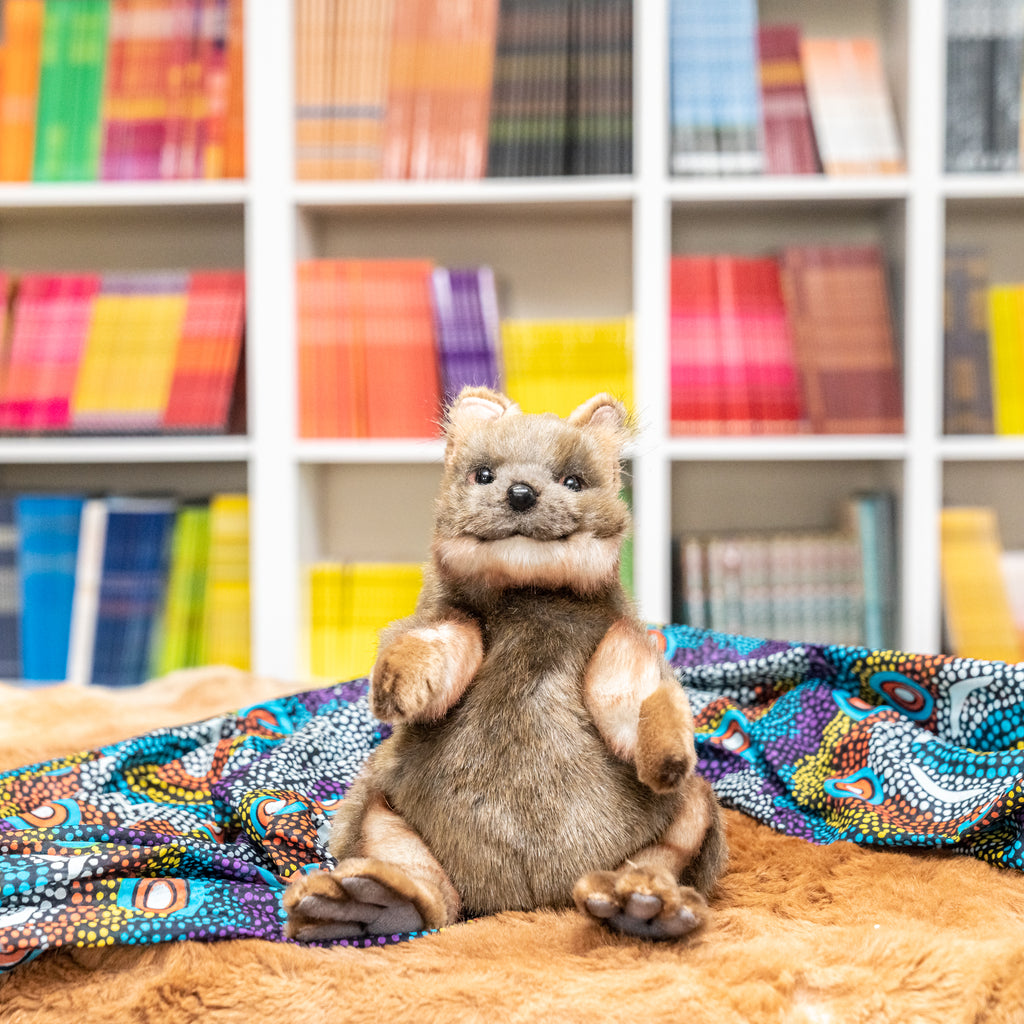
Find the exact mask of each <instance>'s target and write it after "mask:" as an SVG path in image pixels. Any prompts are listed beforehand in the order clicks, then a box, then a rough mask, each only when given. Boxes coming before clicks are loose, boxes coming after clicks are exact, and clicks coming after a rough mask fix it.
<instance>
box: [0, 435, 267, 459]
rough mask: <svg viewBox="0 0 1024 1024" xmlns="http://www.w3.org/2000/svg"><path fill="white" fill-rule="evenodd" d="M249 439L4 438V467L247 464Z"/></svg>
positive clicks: (0, 440) (1, 446) (0, 445)
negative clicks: (166, 463) (15, 465)
mask: <svg viewBox="0 0 1024 1024" xmlns="http://www.w3.org/2000/svg"><path fill="white" fill-rule="evenodd" d="M251 454H252V445H251V444H250V441H249V438H247V437H234V436H233V437H24V438H12V437H5V438H0V464H3V465H11V464H18V465H31V464H40V465H42V464H47V465H59V464H61V463H79V464H83V465H87V464H89V463H97V464H99V463H106V462H131V463H136V464H138V463H147V462H149V463H161V462H246V461H248V459H249V458H250V456H251Z"/></svg>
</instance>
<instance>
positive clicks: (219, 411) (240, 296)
mask: <svg viewBox="0 0 1024 1024" xmlns="http://www.w3.org/2000/svg"><path fill="white" fill-rule="evenodd" d="M244 334H245V275H244V273H243V272H242V271H232V270H224V271H193V272H192V273H191V274H189V278H188V288H187V293H186V302H185V312H184V317H183V320H182V322H181V330H180V335H179V337H178V342H177V347H176V349H175V352H174V366H173V371H172V375H171V381H170V385H169V388H168V392H167V400H166V402H165V403H164V407H163V411H162V420H161V426H162V428H163V430H165V431H203V432H212V433H223V432H224V431H225V430H227V428H228V421H229V416H230V413H231V399H232V395H233V394H234V391H235V383H236V380H237V378H238V374H239V370H240V363H241V358H242V340H243V337H244Z"/></svg>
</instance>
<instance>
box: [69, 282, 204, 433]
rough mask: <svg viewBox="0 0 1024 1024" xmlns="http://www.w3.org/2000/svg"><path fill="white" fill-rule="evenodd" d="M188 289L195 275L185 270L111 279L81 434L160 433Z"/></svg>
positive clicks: (76, 401)
mask: <svg viewBox="0 0 1024 1024" xmlns="http://www.w3.org/2000/svg"><path fill="white" fill-rule="evenodd" d="M187 288H188V277H187V275H186V274H181V273H177V272H152V273H134V274H106V275H104V278H103V283H102V286H101V288H100V292H99V294H98V295H97V296H96V298H95V300H94V304H93V315H92V319H91V321H90V324H89V333H88V336H87V338H86V342H85V348H84V350H83V353H82V360H81V364H80V366H79V370H78V377H77V380H76V383H75V391H74V395H73V398H72V413H71V421H72V425H73V427H74V428H75V429H76V430H78V431H90V432H94V431H99V432H109V431H118V432H137V431H157V430H159V429H160V427H161V424H162V419H163V414H164V410H165V409H166V407H167V400H168V396H169V394H170V388H171V382H172V379H173V375H174V367H175V358H176V355H177V349H178V340H179V338H180V337H181V333H182V325H183V323H184V319H185V310H186V304H187Z"/></svg>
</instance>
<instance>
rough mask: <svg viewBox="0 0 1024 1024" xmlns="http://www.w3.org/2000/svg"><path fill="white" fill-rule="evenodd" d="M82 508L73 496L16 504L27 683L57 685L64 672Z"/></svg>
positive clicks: (30, 497)
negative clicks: (50, 683)
mask: <svg viewBox="0 0 1024 1024" xmlns="http://www.w3.org/2000/svg"><path fill="white" fill-rule="evenodd" d="M83 504H84V499H83V498H81V497H80V496H77V495H36V494H23V495H19V496H18V497H17V498H16V500H15V522H16V524H17V530H18V543H19V547H18V566H19V572H20V581H21V608H22V617H21V642H22V676H23V678H24V679H26V680H33V681H40V682H60V681H62V680H63V679H64V674H65V672H66V671H67V660H68V638H69V635H70V627H71V606H72V600H73V597H74V589H75V564H76V561H77V555H78V534H79V525H80V521H81V515H82V506H83Z"/></svg>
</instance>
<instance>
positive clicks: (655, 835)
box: [284, 388, 726, 941]
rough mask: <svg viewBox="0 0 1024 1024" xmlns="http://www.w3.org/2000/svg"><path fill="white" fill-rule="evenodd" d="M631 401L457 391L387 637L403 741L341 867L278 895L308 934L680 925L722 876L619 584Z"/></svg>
mask: <svg viewBox="0 0 1024 1024" xmlns="http://www.w3.org/2000/svg"><path fill="white" fill-rule="evenodd" d="M628 436H629V431H628V429H627V426H626V411H625V409H624V407H623V406H622V405H621V404H620V403H619V402H617V401H615V400H614V399H613V398H612V397H611V396H609V395H597V396H595V397H594V398H592V399H590V401H588V402H586V403H584V404H583V405H581V406H580V407H579V408H578V409H576V410H575V412H573V413H572V415H570V416H569V417H568V419H565V420H563V419H561V418H559V417H558V416H554V415H526V414H523V413H522V412H521V411H520V410H519V408H518V407H517V406H516V405H515V404H514V403H513V402H512V401H510V400H509V399H508V398H506V397H505V396H504V395H500V394H498V393H497V392H494V391H490V390H487V389H484V388H470V389H466V390H464V391H463V392H462V394H461V395H460V396H459V397H458V399H457V400H456V401H455V402H454V403H453V406H452V408H451V410H450V411H449V418H448V424H447V445H446V451H445V467H444V475H443V479H442V483H441V489H440V494H439V496H438V499H437V505H436V520H435V535H434V540H433V545H432V551H431V561H430V564H429V565H428V567H427V570H426V576H425V582H424V587H423V591H422V593H421V595H420V599H419V603H418V605H417V609H416V612H415V614H414V615H413V616H412V617H410V618H408V619H404V620H401V621H399V622H397V623H393V624H392V625H391V626H390V627H388V628H387V629H386V630H385V631H384V632H383V633H382V635H381V643H380V648H379V653H378V658H377V662H376V664H375V666H374V669H373V673H372V676H371V691H370V697H371V706H372V708H373V711H374V713H375V714H376V715H377V716H378V717H379V718H381V719H382V720H384V721H387V722H391V723H393V725H394V730H393V733H392V735H391V736H390V738H388V739H387V740H385V741H384V742H383V743H382V744H381V745H380V746H379V747H378V748H377V749H376V750H375V751H374V753H373V754H372V755H371V756H370V758H369V759H368V761H367V764H366V766H365V768H364V770H363V772H362V773H361V775H360V777H359V779H358V780H357V781H356V783H355V784H354V785H353V786H352V788H351V790H350V791H349V793H348V794H347V795H346V798H345V800H344V801H343V803H342V804H341V807H340V809H339V811H338V813H337V815H336V816H335V819H334V821H333V824H332V834H331V839H330V844H329V845H330V851H331V853H332V855H333V856H334V857H336V858H337V860H338V861H339V863H338V865H337V867H336V868H335V869H334V870H333V871H329V872H319V873H316V874H313V875H303V876H300V877H298V878H296V879H295V880H294V881H293V882H292V884H291V885H290V887H289V888H288V890H287V891H286V893H285V897H284V900H285V906H286V908H287V911H288V925H287V931H288V934H289V935H290V936H291V937H293V938H296V939H299V940H303V941H316V940H322V939H332V938H340V937H346V936H354V935H361V934H371V935H374V934H384V933H392V932H401V931H416V930H420V929H423V928H437V927H440V926H443V925H445V924H450V923H453V922H454V921H456V920H457V919H458V918H459V917H460V916H461V915H467V914H468V915H480V914H488V913H492V912H496V911H499V910H532V909H536V908H540V907H562V906H569V905H571V904H572V903H573V902H575V903H576V905H577V906H578V907H579V909H580V910H581V911H582V912H583V913H585V914H587V915H590V916H591V917H593V918H596V919H598V920H600V921H602V922H603V923H605V924H606V925H608V926H609V927H611V928H612V929H615V930H617V931H621V932H625V933H629V934H632V935H640V936H646V937H650V938H670V937H676V936H680V935H684V934H686V933H688V932H691V931H693V930H694V929H696V928H698V927H700V926H701V925H702V924H703V923H704V922H705V920H706V918H707V903H706V899H705V897H706V896H707V895H708V893H709V892H710V891H711V889H712V888H713V887H714V885H715V883H716V881H717V879H718V877H719V875H720V874H721V872H722V871H723V869H724V867H725V859H726V850H725V842H724V838H723V829H722V824H721V820H720V812H719V808H718V805H717V802H716V800H715V798H714V796H713V794H712V792H711V789H710V787H709V786H708V785H707V784H706V783H705V782H704V781H703V780H702V779H701V778H700V777H699V776H697V775H695V774H694V772H693V768H694V764H695V761H696V754H695V750H694V742H693V720H692V717H691V714H690V708H689V704H688V702H687V700H686V696H685V694H684V692H683V690H682V688H681V687H680V686H679V684H678V683H677V681H676V680H675V679H674V677H673V676H672V673H671V671H670V669H669V667H668V665H667V664H666V662H665V661H664V659H663V658H662V656H661V654H660V653H659V652H658V650H657V649H656V648H655V646H654V645H653V644H652V642H651V641H650V640H649V638H648V635H647V632H646V630H645V628H644V626H643V624H642V623H640V622H639V621H638V620H637V618H636V616H635V613H634V612H633V610H632V608H631V605H630V602H629V600H628V599H627V597H626V595H625V593H624V591H623V589H622V586H621V584H620V582H619V554H620V547H621V543H622V540H623V538H624V536H625V535H626V533H627V530H628V528H629V513H628V509H627V508H626V506H625V504H624V503H623V502H622V500H621V499H620V497H619V491H620V487H621V480H620V459H621V453H622V446H623V444H624V442H625V441H626V440H627V439H628Z"/></svg>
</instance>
